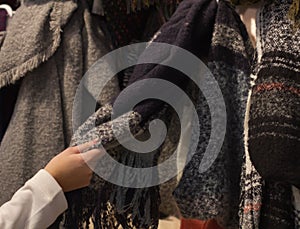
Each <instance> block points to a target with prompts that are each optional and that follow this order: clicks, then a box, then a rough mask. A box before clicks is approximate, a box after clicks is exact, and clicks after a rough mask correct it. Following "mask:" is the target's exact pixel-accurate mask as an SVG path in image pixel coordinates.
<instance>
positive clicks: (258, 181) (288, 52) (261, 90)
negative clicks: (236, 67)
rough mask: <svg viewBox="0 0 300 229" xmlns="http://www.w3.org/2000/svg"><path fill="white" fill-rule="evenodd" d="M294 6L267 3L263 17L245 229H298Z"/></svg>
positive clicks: (249, 125)
mask: <svg viewBox="0 0 300 229" xmlns="http://www.w3.org/2000/svg"><path fill="white" fill-rule="evenodd" d="M290 5H291V2H290V1H274V2H269V3H265V4H264V5H263V6H262V9H261V10H260V12H259V15H258V17H257V18H258V19H257V23H258V27H257V29H258V33H257V59H256V68H254V71H253V79H254V81H255V85H254V86H253V88H252V90H251V92H250V94H249V101H248V110H247V115H246V116H247V118H246V122H245V141H246V157H245V164H244V168H243V173H242V183H241V185H242V202H241V211H240V220H241V226H242V228H294V227H295V228H297V218H299V216H297V215H294V214H293V211H294V212H295V213H297V211H295V210H293V209H299V207H298V206H297V204H298V202H297V201H296V202H295V201H294V207H293V199H294V198H295V197H294V198H293V194H294V195H295V193H296V192H295V191H294V192H292V190H291V189H292V187H291V185H297V176H298V174H299V172H298V168H297V166H296V164H297V161H298V159H297V158H298V153H297V152H296V151H297V147H298V146H297V141H293V140H292V141H291V140H290V137H289V136H293V135H295V134H296V136H297V129H298V128H299V127H298V126H299V124H297V120H298V117H297V109H298V107H299V106H297V104H298V102H297V96H296V97H295V96H294V95H293V93H292V92H293V91H294V90H292V89H291V88H293V87H297V86H296V85H297V76H299V66H298V67H297V65H299V50H298V47H299V30H297V31H296V32H295V31H294V28H293V21H291V20H290V19H289V18H288V17H287V14H288V13H287V12H288V11H289V8H290ZM291 47H295V48H291ZM286 84H287V85H288V86H286ZM291 107H294V108H291ZM298 116H299V115H298ZM290 121H291V122H292V123H290ZM293 125H294V126H293ZM290 128H291V129H292V130H291V129H290ZM298 132H299V131H298ZM292 139H294V137H292ZM295 144H296V145H295ZM298 148H299V147H298ZM252 162H253V164H252ZM253 165H254V166H253ZM264 180H265V182H264ZM294 219H295V222H294Z"/></svg>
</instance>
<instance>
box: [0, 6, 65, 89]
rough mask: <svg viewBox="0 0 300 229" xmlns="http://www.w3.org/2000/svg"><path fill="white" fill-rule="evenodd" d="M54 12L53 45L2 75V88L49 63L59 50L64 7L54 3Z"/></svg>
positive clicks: (51, 20)
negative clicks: (61, 18)
mask: <svg viewBox="0 0 300 229" xmlns="http://www.w3.org/2000/svg"><path fill="white" fill-rule="evenodd" d="M53 8H54V10H53V11H52V12H51V14H50V19H49V20H50V30H51V31H52V32H53V37H54V38H53V41H52V45H51V46H49V47H48V48H47V49H46V50H45V51H43V52H40V53H38V54H36V55H35V56H33V57H32V58H30V59H28V60H27V61H25V62H24V63H22V64H21V65H18V66H16V67H14V68H12V69H10V70H8V71H6V72H3V73H2V74H0V88H2V87H5V86H7V85H9V84H14V83H15V82H16V81H18V80H19V79H21V78H22V77H24V76H25V75H26V73H27V72H29V71H32V70H33V69H35V68H37V67H38V66H39V65H40V64H41V63H43V62H45V61H47V60H48V59H49V58H50V57H51V56H52V55H53V54H54V53H55V51H56V50H57V48H58V47H59V45H60V42H61V35H60V33H61V27H60V17H61V14H62V6H61V5H60V4H59V3H56V2H55V3H54V6H53Z"/></svg>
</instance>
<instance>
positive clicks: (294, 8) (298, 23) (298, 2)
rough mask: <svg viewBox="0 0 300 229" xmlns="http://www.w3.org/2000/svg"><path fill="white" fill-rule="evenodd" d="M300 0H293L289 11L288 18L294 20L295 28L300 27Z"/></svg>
mask: <svg viewBox="0 0 300 229" xmlns="http://www.w3.org/2000/svg"><path fill="white" fill-rule="evenodd" d="M299 8H300V0H293V2H292V4H291V7H290V10H289V13H288V18H289V19H290V20H291V21H292V22H293V28H294V30H297V29H299V28H300V11H299Z"/></svg>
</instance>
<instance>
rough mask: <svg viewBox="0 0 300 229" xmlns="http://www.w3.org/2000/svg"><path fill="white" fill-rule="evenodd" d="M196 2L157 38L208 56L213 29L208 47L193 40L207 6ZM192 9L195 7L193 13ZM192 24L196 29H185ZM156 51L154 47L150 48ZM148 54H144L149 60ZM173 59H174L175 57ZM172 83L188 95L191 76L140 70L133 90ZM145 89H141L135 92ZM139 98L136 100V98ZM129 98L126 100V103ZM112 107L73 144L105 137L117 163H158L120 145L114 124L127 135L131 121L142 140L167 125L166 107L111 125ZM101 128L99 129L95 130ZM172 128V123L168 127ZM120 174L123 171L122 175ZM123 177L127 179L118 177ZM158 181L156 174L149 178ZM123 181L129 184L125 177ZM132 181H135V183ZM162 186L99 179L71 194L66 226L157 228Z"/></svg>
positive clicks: (147, 107)
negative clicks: (154, 127)
mask: <svg viewBox="0 0 300 229" xmlns="http://www.w3.org/2000/svg"><path fill="white" fill-rule="evenodd" d="M194 2H195V1H186V4H182V5H181V8H179V9H178V10H177V11H176V12H177V13H175V15H174V16H173V17H172V18H171V19H170V21H168V22H167V23H166V24H165V25H164V26H163V27H162V28H161V31H160V32H159V33H158V34H157V36H156V37H155V39H154V41H156V42H164V43H168V44H174V45H177V46H180V47H182V48H184V49H187V50H190V51H192V52H194V53H195V54H196V55H198V56H200V54H203V53H206V52H207V46H206V45H204V44H206V40H207V36H209V33H210V31H211V30H208V31H204V32H202V33H201V34H199V35H200V38H201V39H203V41H204V43H203V46H202V45H200V46H199V45H198V41H195V40H192V39H191V35H192V34H194V33H195V31H194V30H193V28H194V27H193V25H194V23H196V21H197V20H196V17H195V12H198V10H200V9H201V8H202V7H206V6H205V4H202V3H201V4H199V5H198V4H195V5H194V4H193V3H194ZM190 7H192V8H191V9H190ZM204 9H205V8H204ZM186 23H190V25H191V26H184V25H185V24H186ZM150 47H151V44H150ZM147 50H148V49H146V50H145V53H144V55H147ZM170 58H173V56H172V55H171V56H170ZM157 77H160V78H161V79H165V80H168V81H170V82H172V83H174V84H176V85H177V86H179V87H180V88H182V89H183V90H184V89H185V88H186V86H187V83H188V80H187V78H186V76H184V75H183V74H182V73H179V72H178V71H174V70H173V69H171V68H167V67H164V66H161V65H152V64H146V65H137V66H136V68H135V69H134V72H133V74H132V75H131V77H130V79H129V85H131V84H133V83H135V82H137V81H139V80H142V79H150V78H157ZM140 90H141V89H139V88H137V89H136V91H140ZM131 96H132V97H135V96H134V95H131ZM126 101H128V99H127V98H123V104H126V103H127V102H126ZM111 111H112V103H111V104H107V105H105V106H102V107H101V108H100V109H99V110H98V111H97V112H96V113H95V114H94V115H93V116H91V117H90V118H89V119H88V120H87V121H86V122H85V123H84V124H83V125H82V126H81V127H80V128H79V129H78V130H77V131H76V133H75V134H74V136H73V144H80V143H81V142H85V141H88V140H91V139H94V138H96V137H98V138H100V139H101V141H102V144H103V146H104V148H106V149H107V151H108V153H109V154H110V155H112V156H113V157H114V158H115V160H117V161H119V162H121V163H123V164H125V165H128V166H131V167H150V166H153V165H154V164H156V162H157V154H159V153H160V152H159V151H160V149H158V152H155V154H154V155H153V154H152V156H151V155H150V156H148V157H146V158H145V157H141V156H139V155H138V154H135V153H133V152H130V151H128V150H126V149H125V148H124V147H122V145H120V144H118V142H116V139H115V136H114V135H113V132H112V126H113V125H119V128H118V129H119V130H120V131H122V129H123V127H124V125H125V123H126V122H128V118H129V123H130V127H131V131H132V133H133V134H134V135H139V136H141V135H143V133H145V131H146V130H147V129H148V126H147V123H148V122H149V120H152V119H153V118H154V117H155V118H156V117H159V118H160V119H163V120H166V119H168V117H166V114H168V113H167V112H166V111H165V106H164V105H163V103H162V102H158V101H152V100H150V101H147V102H143V103H141V104H140V105H138V106H136V107H135V109H134V111H132V112H129V113H127V114H124V115H123V116H120V117H119V118H117V119H114V120H112V121H109V120H110V118H111ZM95 123H96V127H95ZM165 123H166V124H167V125H168V122H165ZM178 132H179V131H178V130H177V129H175V131H174V132H172V133H170V136H172V135H173V137H174V135H175V136H176V133H177V134H178ZM117 172H118V171H117ZM118 174H119V176H120V178H122V177H123V176H124V174H122V173H118ZM149 175H153V176H155V174H149ZM122 179H127V178H126V177H123V178H122ZM132 179H133V180H134V179H135V177H133V178H132ZM159 199H160V198H159V187H158V186H154V187H150V188H139V189H137V188H127V187H121V186H117V185H113V184H111V183H109V182H105V181H103V180H101V178H99V177H97V176H95V177H94V180H93V181H92V184H91V185H90V187H88V188H85V189H82V190H78V191H75V192H73V193H70V194H69V195H68V202H69V204H68V206H69V211H68V212H67V213H66V215H65V225H66V227H67V228H81V227H82V226H83V224H84V223H87V224H88V223H89V219H90V218H92V219H93V224H94V226H95V228H118V227H119V226H120V225H121V226H122V227H123V228H138V229H144V228H145V229H146V228H157V226H158V218H159V212H158V208H159V203H160V200H159Z"/></svg>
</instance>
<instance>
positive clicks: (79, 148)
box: [74, 139, 99, 153]
mask: <svg viewBox="0 0 300 229" xmlns="http://www.w3.org/2000/svg"><path fill="white" fill-rule="evenodd" d="M97 143H99V139H95V140H93V141H90V142H86V143H83V144H81V145H78V146H75V147H74V148H76V152H77V153H84V152H85V151H87V150H88V149H89V148H91V147H93V146H94V145H95V144H97Z"/></svg>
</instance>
